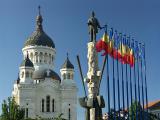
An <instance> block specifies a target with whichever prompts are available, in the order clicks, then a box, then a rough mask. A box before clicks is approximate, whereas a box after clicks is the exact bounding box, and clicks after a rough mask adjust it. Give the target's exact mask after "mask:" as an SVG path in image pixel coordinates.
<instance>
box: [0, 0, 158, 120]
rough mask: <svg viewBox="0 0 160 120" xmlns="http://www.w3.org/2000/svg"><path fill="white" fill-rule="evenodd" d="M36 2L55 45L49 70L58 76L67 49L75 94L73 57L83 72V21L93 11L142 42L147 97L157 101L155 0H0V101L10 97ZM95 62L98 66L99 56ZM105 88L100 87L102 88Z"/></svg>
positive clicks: (85, 29)
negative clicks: (144, 57)
mask: <svg viewBox="0 0 160 120" xmlns="http://www.w3.org/2000/svg"><path fill="white" fill-rule="evenodd" d="M38 5H40V6H41V8H42V9H41V13H42V16H43V28H44V31H45V32H46V33H47V34H48V35H49V36H50V37H51V38H52V40H53V41H54V43H55V46H56V59H55V62H54V63H55V66H54V70H55V71H56V72H57V73H59V75H60V72H59V70H60V68H61V65H62V64H63V63H64V61H65V59H66V54H67V52H68V53H69V59H70V60H71V62H72V63H73V64H74V66H75V81H76V84H77V86H78V89H79V90H78V97H81V96H84V93H83V88H82V83H81V79H80V75H79V71H78V65H77V61H76V55H77V54H78V55H79V56H80V60H81V63H82V70H83V74H84V76H86V73H87V43H88V41H89V35H88V27H87V20H88V18H89V16H90V14H91V11H92V10H94V11H95V13H96V17H97V18H98V20H99V22H100V24H101V25H102V26H103V25H104V24H106V23H107V24H108V26H109V27H113V28H114V29H116V30H117V31H118V32H122V33H124V34H127V35H131V37H133V38H134V39H135V40H137V41H139V42H144V43H145V44H146V61H147V82H148V99H149V101H155V100H158V99H160V93H159V92H158V91H159V90H160V88H159V86H160V80H159V76H158V75H159V70H160V68H159V67H160V62H159V59H160V54H158V52H159V51H160V47H159V44H160V40H159V38H160V14H159V11H160V7H159V6H160V1H159V0H14V1H13V0H0V16H1V18H0V56H1V57H0V104H1V103H2V101H3V100H4V99H6V98H7V97H9V96H11V91H12V89H13V83H14V80H16V79H17V76H18V72H19V66H20V64H21V62H22V60H23V56H22V48H23V46H24V42H25V41H26V40H27V38H28V37H29V36H30V35H31V34H32V32H33V31H34V30H35V24H36V23H35V18H36V16H37V14H38V9H37V7H38ZM102 35H103V31H100V32H99V33H98V34H97V38H100V37H101V36H102ZM99 58H100V56H99ZM99 61H100V62H99V64H100V66H102V62H101V61H102V58H100V60H99ZM104 76H105V75H104ZM103 82H104V83H105V78H104V79H103ZM104 87H105V86H104V85H102V88H101V89H102V90H103V89H105V88H104ZM102 94H103V93H102ZM103 95H106V94H103ZM77 106H78V120H83V117H81V116H83V113H84V110H83V109H82V108H81V107H80V106H79V104H78V105H77ZM0 112H1V110H0Z"/></svg>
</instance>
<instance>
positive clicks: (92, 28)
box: [88, 11, 101, 42]
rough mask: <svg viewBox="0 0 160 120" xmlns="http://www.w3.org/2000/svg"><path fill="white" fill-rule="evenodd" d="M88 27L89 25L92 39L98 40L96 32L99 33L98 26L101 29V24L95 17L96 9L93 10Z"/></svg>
mask: <svg viewBox="0 0 160 120" xmlns="http://www.w3.org/2000/svg"><path fill="white" fill-rule="evenodd" d="M88 27H89V34H90V41H91V42H93V41H94V42H95V41H96V34H97V33H98V28H99V29H101V26H100V24H99V22H98V20H97V18H95V14H94V11H92V15H91V17H90V18H89V19H88Z"/></svg>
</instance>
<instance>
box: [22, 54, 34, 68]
mask: <svg viewBox="0 0 160 120" xmlns="http://www.w3.org/2000/svg"><path fill="white" fill-rule="evenodd" d="M20 66H21V67H23V66H24V67H33V66H34V65H33V63H32V61H31V60H30V59H29V57H28V53H27V57H26V58H25V59H24V60H23V61H22V63H21V65H20Z"/></svg>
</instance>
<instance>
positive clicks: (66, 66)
mask: <svg viewBox="0 0 160 120" xmlns="http://www.w3.org/2000/svg"><path fill="white" fill-rule="evenodd" d="M61 68H62V69H64V68H67V69H74V66H73V64H72V63H71V62H70V60H69V58H68V54H67V59H66V61H65V62H64V64H63V65H62V67H61Z"/></svg>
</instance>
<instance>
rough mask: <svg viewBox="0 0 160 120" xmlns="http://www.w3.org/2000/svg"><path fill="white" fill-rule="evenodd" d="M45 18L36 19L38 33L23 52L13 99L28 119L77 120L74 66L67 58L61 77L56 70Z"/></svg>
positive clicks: (61, 70)
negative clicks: (44, 23) (44, 22)
mask: <svg viewBox="0 0 160 120" xmlns="http://www.w3.org/2000/svg"><path fill="white" fill-rule="evenodd" d="M42 22H43V18H42V16H41V13H40V8H39V14H38V16H37V18H36V29H35V31H34V32H33V34H32V35H31V36H30V37H29V38H28V39H27V40H26V42H25V44H24V47H23V48H22V52H23V56H24V58H23V59H24V60H23V61H22V63H21V65H20V67H19V77H18V79H17V80H16V82H15V83H14V87H13V91H12V95H13V97H14V98H15V101H16V103H17V104H18V105H19V106H20V107H21V108H24V110H25V117H26V118H39V117H41V118H49V119H52V118H54V117H57V116H59V115H60V114H61V113H62V114H63V115H62V117H63V118H65V119H69V120H77V86H76V83H75V81H74V66H73V64H72V63H71V62H70V60H69V58H68V55H67V58H66V60H65V62H64V64H63V65H62V67H61V69H60V74H61V75H60V76H59V75H58V74H57V73H56V72H55V71H54V70H53V68H54V64H53V63H54V60H55V55H56V49H55V44H54V42H53V41H52V39H51V38H50V37H49V36H48V35H47V34H46V33H45V32H44V30H43V26H42Z"/></svg>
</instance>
